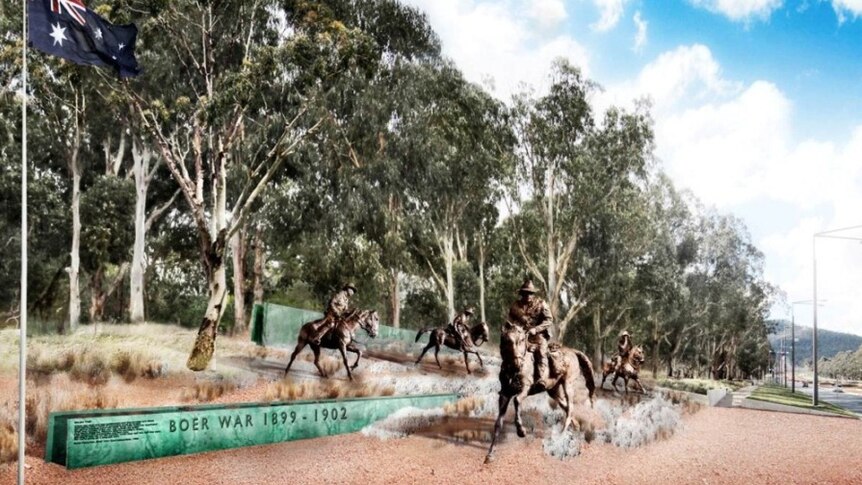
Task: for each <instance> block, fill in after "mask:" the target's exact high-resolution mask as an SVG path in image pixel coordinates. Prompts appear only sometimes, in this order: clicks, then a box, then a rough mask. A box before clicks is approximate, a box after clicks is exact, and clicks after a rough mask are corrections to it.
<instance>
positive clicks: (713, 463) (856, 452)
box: [0, 408, 862, 485]
mask: <svg viewBox="0 0 862 485" xmlns="http://www.w3.org/2000/svg"><path fill="white" fill-rule="evenodd" d="M485 451H486V445H485V444H484V443H466V444H459V443H454V442H452V441H450V440H448V439H445V438H440V437H435V436H411V437H409V438H404V439H397V440H388V441H380V440H377V439H375V438H369V437H365V436H363V435H361V434H352V435H347V436H333V437H328V438H320V439H314V440H305V441H295V442H291V443H283V444H277V445H269V446H259V447H251V448H243V449H236V450H227V451H222V452H215V453H208V454H201V455H193V456H182V457H172V458H163V459H158V460H149V461H144V462H137V463H127V464H119V465H111V466H104V467H97V468H90V469H83V470H74V471H69V470H66V469H65V468H63V467H60V466H58V465H54V464H50V463H45V462H44V461H42V460H41V459H39V458H37V457H29V459H28V460H27V464H28V465H29V467H30V468H29V469H28V470H27V483H32V484H55V483H63V484H90V483H99V484H100V485H108V484H122V485H129V484H138V483H141V484H163V483H183V484H197V483H200V484H246V483H247V484H259V483H292V484H294V483H295V484H305V483H338V484H344V483H357V484H362V483H392V484H395V483H398V484H401V483H495V484H501V483H597V484H598V483H601V484H611V483H636V484H644V483H647V484H648V483H657V484H658V483H661V484H668V483H671V484H674V483H699V484H725V483H726V484H737V483H758V484H760V483H767V484H768V483H776V484H778V483H780V484H795V483H837V484H843V483H846V484H851V483H856V484H858V483H862V421H853V420H849V419H840V418H824V417H815V416H800V415H790V414H779V413H768V412H761V411H753V410H743V409H722V408H709V409H705V410H703V411H701V412H699V413H697V414H695V415H693V416H689V417H688V418H686V422H685V426H684V427H683V429H682V430H680V431H679V432H677V434H676V435H675V436H673V437H672V438H670V439H668V440H665V441H661V442H657V443H653V444H651V445H648V446H644V447H642V448H638V449H629V450H627V449H621V448H617V447H614V446H612V445H606V444H601V445H599V444H593V445H585V447H584V449H583V451H582V453H581V455H580V456H578V457H575V458H572V459H569V460H567V461H560V460H557V459H555V458H552V457H549V456H546V455H545V454H544V453H543V452H542V444H541V441H540V440H538V439H534V438H530V437H528V438H526V439H523V440H521V439H518V438H517V437H516V436H515V435H514V433H508V434H507V436H506V438H505V439H504V441H503V443H502V444H501V446H500V447H499V451H498V455H497V461H496V462H494V463H492V464H491V465H484V464H483V463H482V461H483V458H484V456H485ZM14 476H15V475H14V468H13V467H12V466H8V465H7V466H5V467H4V468H2V469H0V483H4V484H5V483H13V482H14Z"/></svg>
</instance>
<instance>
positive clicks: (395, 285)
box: [389, 269, 401, 328]
mask: <svg viewBox="0 0 862 485" xmlns="http://www.w3.org/2000/svg"><path fill="white" fill-rule="evenodd" d="M400 276H401V272H400V271H399V270H397V269H392V270H390V272H389V315H390V318H389V320H390V321H391V324H392V326H393V327H395V328H400V327H401V298H400V296H399V295H398V292H399V279H400Z"/></svg>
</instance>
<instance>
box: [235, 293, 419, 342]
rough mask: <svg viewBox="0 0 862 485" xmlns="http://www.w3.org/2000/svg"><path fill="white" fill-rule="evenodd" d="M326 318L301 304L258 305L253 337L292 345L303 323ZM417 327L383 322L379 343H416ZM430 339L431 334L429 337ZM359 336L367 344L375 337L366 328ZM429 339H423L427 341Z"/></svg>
mask: <svg viewBox="0 0 862 485" xmlns="http://www.w3.org/2000/svg"><path fill="white" fill-rule="evenodd" d="M318 318H323V314H322V313H319V312H313V311H310V310H302V309H300V308H292V307H288V306H283V305H275V304H273V303H264V304H262V305H255V306H254V309H253V310H252V330H251V339H252V340H253V341H254V342H256V343H257V344H258V345H265V346H268V347H285V346H287V347H292V346H293V345H295V344H296V337H297V336H298V335H299V329H300V328H301V327H302V325H303V324H305V323H307V322H310V321H312V320H317V319H318ZM415 339H416V330H412V329H405V328H395V327H390V326H389V325H380V327H379V329H378V331H377V338H375V339H374V340H375V341H376V342H375V343H383V344H385V343H391V342H404V343H407V344H413V342H414V341H415ZM425 339H427V337H425ZM356 340H357V341H358V342H360V343H363V344H366V345H368V344H371V343H372V339H370V338H369V337H368V335H367V334H366V333H365V331H364V330H361V329H358V330H357V331H356ZM426 341H427V340H423V342H426Z"/></svg>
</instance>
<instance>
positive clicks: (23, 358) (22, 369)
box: [18, 0, 27, 485]
mask: <svg viewBox="0 0 862 485" xmlns="http://www.w3.org/2000/svg"><path fill="white" fill-rule="evenodd" d="M21 3H22V4H23V9H22V11H23V13H22V15H21V25H22V30H21V32H22V36H21V40H22V44H23V49H22V50H23V54H24V57H23V62H22V63H21V72H22V75H21V78H22V80H23V81H22V86H23V88H22V91H21V94H22V96H21V303H20V306H19V307H18V308H19V309H18V315H19V321H20V324H19V331H20V338H19V340H18V346H19V350H18V357H19V358H18V485H24V457H25V454H24V451H25V445H26V441H27V430H26V424H25V423H24V417H25V414H26V413H25V409H24V408H25V406H26V405H27V404H26V403H27V400H26V399H25V397H26V386H25V382H26V377H27V0H22V2H21Z"/></svg>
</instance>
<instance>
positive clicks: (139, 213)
mask: <svg viewBox="0 0 862 485" xmlns="http://www.w3.org/2000/svg"><path fill="white" fill-rule="evenodd" d="M151 157H152V154H151V153H150V152H149V151H147V150H142V151H138V149H137V145H136V144H133V145H132V160H133V162H134V165H133V166H132V172H133V173H134V176H135V216H134V217H135V243H134V246H133V249H132V266H131V275H130V278H129V279H130V282H129V283H130V284H129V287H130V291H129V319H130V320H131V321H132V322H133V323H137V322H142V321H144V319H145V318H146V316H145V315H144V275H145V274H146V272H147V266H146V265H147V262H146V259H145V258H146V253H145V252H146V241H147V227H146V221H147V190H148V189H149V186H150V178H149V174H148V172H149V169H150V158H151Z"/></svg>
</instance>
